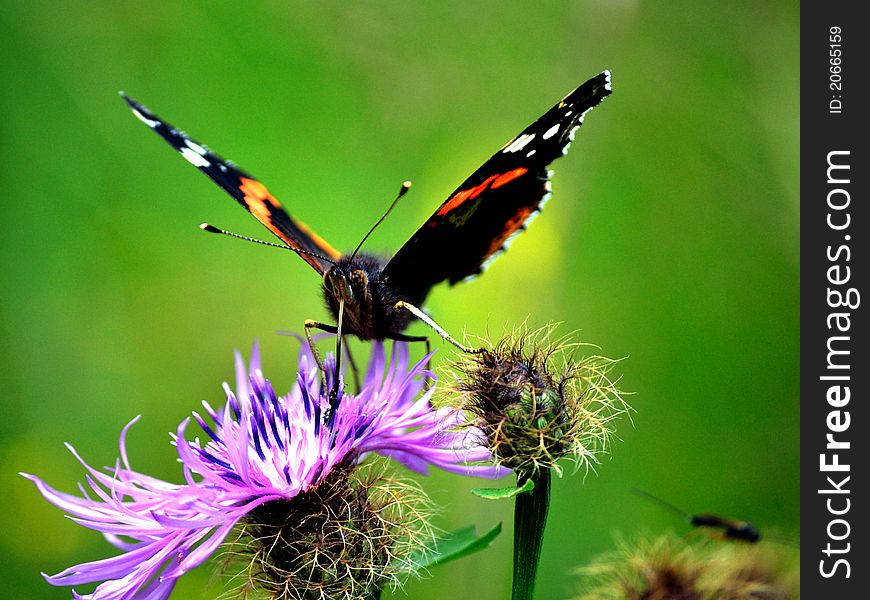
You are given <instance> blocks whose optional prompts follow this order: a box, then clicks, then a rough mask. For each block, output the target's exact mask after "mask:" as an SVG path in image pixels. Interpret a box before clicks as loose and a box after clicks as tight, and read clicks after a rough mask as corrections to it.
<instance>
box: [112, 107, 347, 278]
mask: <svg viewBox="0 0 870 600" xmlns="http://www.w3.org/2000/svg"><path fill="white" fill-rule="evenodd" d="M121 96H122V97H123V98H124V100H126V101H127V104H129V105H130V108H131V109H132V110H133V114H134V115H135V116H136V117H137V118H138V119H139V120H140V121H142V122H143V123H145V124H146V125H147V126H148V127H150V128H151V129H153V130H154V131H155V132H156V133H157V134H158V135H160V137H162V138H163V139H164V140H166V141H167V142H168V143H169V145H170V146H172V147H173V148H175V149H176V150H177V151H178V152H179V153H180V154H181V155H182V156H183V157H184V158H185V159H186V160H187V161H188V162H189V163H190V164H192V165H193V166H195V167H196V168H197V169H199V170H200V171H202V172H203V173H205V174H206V175H208V176H209V177H210V178H211V180H212V181H214V182H215V183H216V184H218V185H219V186H220V187H222V188H223V189H224V191H226V192H227V193H228V194H229V195H230V196H232V197H233V198H235V199H236V201H237V202H238V203H239V204H241V205H242V206H244V207H245V209H246V210H247V211H248V212H249V213H251V214H252V215H254V217H255V218H256V219H257V220H258V221H260V223H262V224H263V225H265V226H266V227H268V228H269V230H270V231H271V232H272V233H274V234H275V235H276V236H278V237H279V238H280V239H281V241H283V242H284V243H285V244H287V246H289V247H290V248H292V249H293V250H296V251H298V252H299V256H301V257H302V259H303V260H305V261H306V262H307V263H308V264H310V265H311V266H312V267H314V268H315V269H316V270H317V272H318V273H320V274H323V273H324V272H325V271H326V269H328V268H329V265H330V263H327V262H325V261H323V260H321V259H320V258H318V255H319V256H323V257H326V258H328V259H330V260H337V259H338V258H339V257H340V256H341V253H340V252H338V251H337V250H335V249H334V248H333V247H332V246H330V245H329V244H327V243H326V241H324V240H323V239H322V238H321V237H320V236H318V235H317V234H316V233H314V232H313V231H311V230H310V229H309V228H308V227H307V226H306V225H305V224H304V223H302V222H301V221H299V220H298V219H294V218H293V217H291V216H290V215H289V214H288V213H287V212H286V211H285V210H284V209H283V208H282V207H281V204H280V203H279V202H278V201H277V200H276V199H275V197H274V196H272V194H270V193H269V190H267V189H266V186H264V185H263V184H262V183H260V182H259V181H258V180H257V179H255V178H254V177H252V176H251V175H248V174H247V173H245V172H244V171H243V170H241V169H240V168H238V167H237V166H236V165H234V164H233V163H231V162H229V161H226V160H224V159H222V158H221V157H220V156H218V155H217V154H215V153H213V152H211V151H210V150H209V149H208V148H206V147H205V146H203V145H202V144H200V143H198V142H196V141H194V140H192V139H191V138H190V137H188V136H187V134H185V133H184V132H183V131H181V130H179V129H176V128H175V127H173V126H172V125H170V124H169V123H167V122H166V121H164V120H163V119H161V118H160V117H158V116H157V115H155V114H154V113H152V112H151V111H149V110H148V109H147V108H145V107H144V106H143V105H142V104H139V103H138V102H136V101H135V100H133V99H132V98H128V97H127V96H126V95H124V94H121Z"/></svg>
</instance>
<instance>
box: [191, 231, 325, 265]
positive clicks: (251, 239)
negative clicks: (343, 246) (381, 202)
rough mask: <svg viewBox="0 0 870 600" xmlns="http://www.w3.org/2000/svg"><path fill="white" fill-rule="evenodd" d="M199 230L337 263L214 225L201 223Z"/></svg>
mask: <svg viewBox="0 0 870 600" xmlns="http://www.w3.org/2000/svg"><path fill="white" fill-rule="evenodd" d="M199 228H200V229H202V230H203V231H208V232H209V233H219V234H221V235H228V236H230V237H234V238H238V239H240V240H245V241H246V242H254V243H255V244H262V245H264V246H271V247H273V248H280V249H282V250H290V251H292V252H295V253H296V254H305V255H306V256H313V257H314V258H316V259H318V260H322V261H323V262H327V263H329V264H332V265H334V264H335V261H334V260H332V259H331V258H327V257H326V256H321V255H320V254H315V253H314V252H309V251H308V250H302V249H301V248H291V247H290V246H286V245H284V244H275V243H273V242H266V241H264V240H258V239H257V238H252V237H248V236H246V235H241V234H238V233H233V232H232V231H227V230H226V229H221V228H219V227H215V226H214V225H210V224H208V223H200V225H199Z"/></svg>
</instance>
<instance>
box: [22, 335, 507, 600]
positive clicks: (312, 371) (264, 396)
mask: <svg viewBox="0 0 870 600" xmlns="http://www.w3.org/2000/svg"><path fill="white" fill-rule="evenodd" d="M408 362H409V361H408V350H407V347H406V345H405V344H402V343H396V344H394V345H393V352H392V357H391V360H390V364H389V365H387V361H386V356H385V351H384V347H383V345H382V344H380V343H376V344H374V345H373V351H372V358H371V361H370V364H369V368H368V372H367V374H366V376H365V380H364V383H363V386H362V389H361V390H360V392H359V393H358V394H341V395H340V396H341V397H340V403H339V405H338V408H337V410H336V411H335V413H334V414H332V415H325V413H326V412H327V408H328V406H329V400H328V394H327V392H326V390H328V389H330V385H331V381H333V380H334V378H335V377H336V373H335V362H334V360H332V358H331V357H328V358H327V364H326V371H327V378H326V379H327V382H326V384H325V385H324V386H322V385H321V381H320V376H319V372H318V370H317V368H316V366H315V364H314V361H313V359H312V357H311V355H310V354H309V353H308V351H307V349H306V350H303V352H302V353H301V355H300V360H299V370H298V373H297V379H296V385H294V387H293V389H292V390H291V391H290V393H289V394H287V395H286V396H277V395H276V394H275V391H274V390H273V388H272V385H271V384H270V383H269V381H268V380H266V379H265V378H264V377H263V374H262V372H261V370H260V357H259V351H258V349H257V346H256V344H255V345H254V350H253V353H252V357H251V364H250V369H249V370H247V371H246V369H245V364H244V362H243V360H242V358H241V356H240V355H239V354H238V353H236V379H237V386H236V388H237V389H236V392H235V393H233V392H232V390H231V389H230V388H229V386H227V385H226V384H224V389H225V391H226V395H227V402H226V405H225V406H224V407H223V408H222V409H220V410H214V409H213V408H212V407H210V406H209V405H208V403H207V402H203V407H204V409H205V416H201V415H199V414H197V413H194V414H193V418H194V419H195V420H196V421H197V422H198V424H199V426H200V427H201V428H202V430H203V432H205V434H206V435H207V436H208V438H209V439H208V440H207V441H206V442H205V443H202V442H200V440H199V439H198V438H196V439H194V440H192V441H191V440H188V439H187V438H186V437H185V432H186V429H187V425H188V424H189V422H190V418H187V419H185V420H184V421H182V422H181V424H180V425H179V426H178V431H177V435H176V436H174V437H175V445H176V446H177V450H178V456H179V458H180V459H181V462H182V464H183V471H184V480H185V482H184V483H183V484H171V483H167V482H165V481H161V480H159V479H155V478H153V477H149V476H147V475H144V474H142V473H139V472H137V471H134V470H133V469H132V467H131V466H130V462H129V460H128V458H127V452H126V447H125V438H126V435H127V431H128V430H129V428H130V426H131V425H132V424H133V423H134V422H135V421H136V420H137V419H138V417H137V418H136V419H134V420H133V421H131V422H130V423H129V424H128V425H127V426H126V427H124V429H123V431H122V433H121V438H120V459H119V460H118V461H116V464H115V466H114V467H113V468H106V469H105V470H98V469H95V468H93V467H91V466H89V465H88V464H87V463H86V462H85V461H84V460H82V459H81V457H80V456H79V455H78V454H77V453H76V451H75V450H74V449H73V448H72V447H71V446H68V448H69V449H70V451H71V452H72V453H73V455H74V456H76V458H77V459H78V460H79V461H80V462H81V463H82V465H84V467H85V469H87V472H88V474H87V475H86V476H85V478H86V483H87V485H86V486H85V485H80V486H79V487H80V491H81V493H82V495H81V496H76V495H71V494H66V493H63V492H59V491H57V490H55V489H53V488H52V487H50V486H49V485H47V484H46V483H45V482H43V481H42V480H41V479H39V478H38V477H35V476H33V475H27V474H23V475H24V476H25V477H27V478H28V479H30V480H32V481H33V482H34V483H35V484H36V486H37V488H38V489H39V491H40V493H42V495H43V496H44V497H45V498H46V500H48V501H49V502H51V503H52V504H54V505H56V506H58V507H59V508H62V509H63V510H65V511H66V512H67V513H68V514H69V515H70V518H72V519H73V520H74V521H75V522H77V523H79V524H81V525H83V526H85V527H89V528H91V529H95V530H97V531H100V532H102V533H103V535H104V536H105V537H106V539H107V540H108V541H109V542H110V543H111V544H113V545H114V546H116V547H117V548H119V549H121V550H122V551H123V553H122V554H119V555H117V556H114V557H111V558H108V559H104V560H98V561H94V562H89V563H83V564H80V565H76V566H74V567H70V568H68V569H66V570H64V571H62V572H60V573H58V574H57V575H52V576H49V575H44V576H45V578H46V580H47V581H48V582H49V583H51V584H53V585H80V584H88V583H94V582H102V583H100V584H99V585H98V586H97V587H96V589H95V590H94V592H93V593H91V594H87V595H80V594H77V593H76V592H75V591H73V596H74V597H75V598H83V599H94V600H97V599H118V600H120V599H124V600H128V599H134V598H135V599H138V600H158V599H161V598H167V597H168V596H169V594H170V593H171V591H172V589H173V587H174V585H175V582H176V580H177V579H178V577H180V576H181V575H183V574H184V573H185V572H187V571H189V570H190V569H193V568H194V567H197V566H198V565H200V564H202V563H203V562H204V561H205V560H206V559H207V558H208V557H209V556H210V555H211V554H212V553H213V552H214V551H215V550H216V549H217V548H218V546H219V545H220V544H221V543H222V542H223V541H224V539H225V538H226V536H227V534H229V533H230V531H231V530H232V529H233V527H234V526H236V524H237V523H238V522H239V520H240V519H242V518H243V517H245V516H246V515H248V514H249V513H250V512H251V511H252V510H253V509H255V508H256V507H258V506H261V505H263V504H265V503H268V502H272V501H281V500H290V499H292V498H294V497H295V496H297V495H299V494H300V493H304V492H306V491H307V490H309V489H310V488H314V487H316V486H317V484H318V483H319V482H321V481H323V479H324V478H325V477H326V475H327V474H329V473H330V472H331V471H332V470H333V469H334V468H336V467H347V466H352V465H354V464H356V463H358V462H359V461H361V460H362V458H363V457H364V456H365V454H366V453H369V452H376V453H380V454H383V455H386V456H389V457H392V458H394V459H395V460H397V461H399V462H401V463H402V464H404V465H405V466H407V467H408V468H410V469H413V470H415V471H418V472H420V473H426V472H427V469H428V466H429V465H430V464H432V465H436V466H438V467H440V468H442V469H445V470H448V471H452V472H456V473H462V474H465V475H475V476H480V477H498V476H501V475H503V474H505V473H507V471H506V470H504V469H501V468H497V467H494V466H491V465H488V464H481V463H484V462H485V461H489V460H490V459H491V456H490V453H489V451H488V450H486V449H485V448H484V447H483V446H481V445H480V444H479V443H478V442H479V440H480V435H479V432H476V431H473V430H471V431H470V430H468V429H462V428H459V430H457V426H458V425H460V424H461V423H462V422H463V420H464V417H463V415H462V414H461V413H457V412H456V411H455V410H453V409H448V408H444V409H440V410H439V409H435V408H433V407H432V405H431V404H430V398H431V396H432V393H433V390H434V387H433V388H430V389H429V390H428V391H426V392H424V393H422V394H421V391H422V389H423V384H424V380H425V379H426V378H430V379H434V377H433V376H432V374H431V373H430V372H429V371H427V370H426V369H425V359H424V360H423V361H420V362H418V363H417V364H415V365H413V366H411V367H410V368H409V367H408Z"/></svg>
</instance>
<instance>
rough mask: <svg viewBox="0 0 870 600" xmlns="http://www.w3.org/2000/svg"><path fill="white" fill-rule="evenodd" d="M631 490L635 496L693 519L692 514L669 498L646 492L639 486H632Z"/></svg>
mask: <svg viewBox="0 0 870 600" xmlns="http://www.w3.org/2000/svg"><path fill="white" fill-rule="evenodd" d="M631 492H632V493H633V494H634V495H635V496H640V497H641V498H645V499H646V500H649V501H651V502H654V503H655V504H658V505H659V506H661V507H663V508H665V509H667V510H669V511H671V512H672V513H674V514H677V515H680V517H682V518H683V519H685V520H687V521H691V519H692V515H690V514H689V513H687V512H686V511H684V510H680V509H679V508H677V507H676V506H674V505H673V504H671V503H670V502H668V501H667V500H662V499H661V498H659V497H658V496H653V495H652V494H650V493H649V492H645V491H643V490H639V489H637V488H632V490H631Z"/></svg>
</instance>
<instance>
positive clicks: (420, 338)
mask: <svg viewBox="0 0 870 600" xmlns="http://www.w3.org/2000/svg"><path fill="white" fill-rule="evenodd" d="M387 337H388V339H391V340H395V341H397V342H423V343H425V344H426V356H429V354H431V353H432V344H431V343H430V342H429V337H428V336H425V335H405V334H404V333H391V334H390V335H389V336H387ZM431 360H432V358H431V357H430V358H429V361H431ZM429 361H427V362H426V368H427V369H428V368H429ZM430 383H431V379H428V378H427V379H426V383H424V384H423V391H424V392H428V391H429V387H430Z"/></svg>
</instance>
